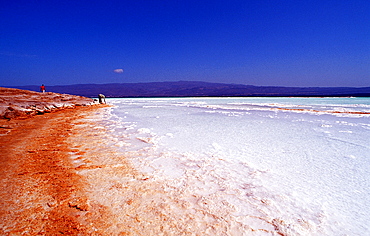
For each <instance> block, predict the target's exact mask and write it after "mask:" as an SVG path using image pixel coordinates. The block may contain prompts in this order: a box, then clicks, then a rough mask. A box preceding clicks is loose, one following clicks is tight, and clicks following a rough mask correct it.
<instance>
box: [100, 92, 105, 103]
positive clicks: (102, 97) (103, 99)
mask: <svg viewBox="0 0 370 236" xmlns="http://www.w3.org/2000/svg"><path fill="white" fill-rule="evenodd" d="M99 103H100V104H103V103H104V104H106V101H105V96H104V94H99Z"/></svg>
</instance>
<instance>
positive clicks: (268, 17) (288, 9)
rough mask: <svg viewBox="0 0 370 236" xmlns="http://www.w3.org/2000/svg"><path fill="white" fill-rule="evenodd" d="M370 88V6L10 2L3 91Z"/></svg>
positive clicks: (359, 1)
mask: <svg viewBox="0 0 370 236" xmlns="http://www.w3.org/2000/svg"><path fill="white" fill-rule="evenodd" d="M179 80H195V81H205V82H221V83H239V84H250V85H262V86H265V85H268V86H269V85H271V86H331V87H332V86H351V87H363V86H370V1H369V0H302V1H297V0H275V1H273V0H270V1H267V0H225V1H218V0H212V1H208V0H145V1H144V0H130V1H128V0H116V1H112V0H105V1H103V0H101V1H99V0H85V1H79V0H73V1H69V0H3V1H1V4H0V86H16V85H39V84H42V83H43V84H45V85H66V84H78V83H80V84H84V83H127V82H154V81H179Z"/></svg>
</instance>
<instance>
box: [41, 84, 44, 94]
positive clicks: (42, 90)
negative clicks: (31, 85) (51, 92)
mask: <svg viewBox="0 0 370 236" xmlns="http://www.w3.org/2000/svg"><path fill="white" fill-rule="evenodd" d="M40 92H43V93H45V85H41V86H40Z"/></svg>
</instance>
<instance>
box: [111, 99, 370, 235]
mask: <svg viewBox="0 0 370 236" xmlns="http://www.w3.org/2000/svg"><path fill="white" fill-rule="evenodd" d="M108 103H110V104H113V105H115V107H114V108H111V109H110V110H109V112H110V116H109V119H108V120H107V123H106V126H107V127H108V129H109V130H110V131H111V135H112V136H113V140H114V146H115V147H116V148H117V149H118V150H119V152H122V153H125V156H127V157H128V158H129V160H130V161H131V162H132V163H134V164H135V166H136V167H137V168H138V169H139V170H140V171H142V172H144V173H145V174H147V175H149V176H150V178H151V179H152V181H158V182H160V183H162V185H160V186H161V188H162V190H163V192H162V194H165V195H166V196H162V197H161V199H162V200H163V202H164V203H166V204H169V205H170V206H168V207H167V208H166V207H162V208H159V209H162V211H163V212H162V213H164V212H165V213H166V214H167V215H171V214H172V216H173V220H176V221H177V222H179V224H180V222H182V223H181V224H182V226H181V227H182V228H184V227H185V225H191V226H192V227H191V230H190V229H189V230H188V231H186V232H192V233H194V234H197V233H202V232H206V231H204V230H205V229H207V230H208V231H209V235H211V234H212V230H215V231H214V232H221V231H217V230H216V229H217V227H220V228H224V231H222V232H223V233H221V234H219V235H223V234H225V235H247V234H248V235H249V234H250V233H253V232H254V233H256V234H257V235H278V234H284V235H366V234H369V233H370V227H369V226H368V221H369V220H370V216H369V215H368V212H370V204H369V200H370V180H369V174H370V173H369V172H370V160H369V158H370V144H369V141H368V140H369V137H370V115H369V113H370V99H369V98H163V99H162V98H156V99H108ZM180 202H181V204H180ZM171 204H172V208H173V209H172V208H171ZM179 205H181V207H179ZM159 211H160V210H159ZM181 215H186V216H187V218H186V217H185V218H183V216H181ZM180 219H181V220H180ZM191 219H193V220H191ZM190 222H191V223H190ZM178 227H180V226H177V228H176V227H175V228H173V229H172V230H173V231H171V229H168V232H170V233H171V232H172V234H175V232H179V231H178V230H179V228H178ZM181 227H180V228H181ZM183 232H185V231H183Z"/></svg>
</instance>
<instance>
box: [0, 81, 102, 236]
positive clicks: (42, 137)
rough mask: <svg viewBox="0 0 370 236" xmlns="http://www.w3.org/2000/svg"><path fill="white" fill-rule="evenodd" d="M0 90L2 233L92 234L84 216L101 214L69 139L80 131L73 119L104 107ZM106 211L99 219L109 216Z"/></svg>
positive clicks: (70, 98) (84, 100) (66, 98)
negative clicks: (92, 201)
mask: <svg viewBox="0 0 370 236" xmlns="http://www.w3.org/2000/svg"><path fill="white" fill-rule="evenodd" d="M0 92H1V95H0V104H1V106H0V108H1V110H0V111H1V112H0V114H1V118H2V119H0V169H1V171H0V199H1V200H0V235H59V234H68V235H91V234H92V232H94V230H92V229H91V227H89V223H90V222H85V223H82V222H81V219H80V218H83V216H85V218H86V217H87V216H88V217H87V218H89V220H91V222H92V221H94V220H96V219H97V217H94V214H93V213H92V212H94V211H89V210H91V209H90V208H92V207H91V205H90V204H89V201H88V199H87V197H86V193H85V192H86V185H85V184H86V183H85V181H84V179H83V178H81V176H80V175H78V174H77V173H76V166H74V165H73V163H72V162H71V160H70V158H69V157H70V156H71V153H74V154H76V153H77V152H78V149H76V148H73V147H72V146H71V145H70V143H68V138H69V137H71V136H73V135H77V133H76V132H78V131H77V130H75V129H74V128H73V126H74V123H73V122H76V121H77V120H78V119H82V118H83V117H86V116H88V115H89V114H91V113H92V112H95V111H96V110H97V109H99V108H100V107H102V106H103V107H104V106H105V105H94V106H87V105H91V104H92V103H93V100H92V99H90V98H84V97H79V96H72V95H67V94H55V93H44V94H43V93H37V92H31V91H24V90H18V89H7V88H1V89H0ZM40 114H42V115H40ZM103 211H104V210H102V209H100V213H99V214H98V215H99V217H100V216H101V215H105V218H106V219H108V220H109V217H108V216H107V214H104V212H103ZM89 214H90V215H89ZM96 216H97V215H96Z"/></svg>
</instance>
